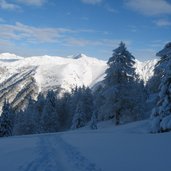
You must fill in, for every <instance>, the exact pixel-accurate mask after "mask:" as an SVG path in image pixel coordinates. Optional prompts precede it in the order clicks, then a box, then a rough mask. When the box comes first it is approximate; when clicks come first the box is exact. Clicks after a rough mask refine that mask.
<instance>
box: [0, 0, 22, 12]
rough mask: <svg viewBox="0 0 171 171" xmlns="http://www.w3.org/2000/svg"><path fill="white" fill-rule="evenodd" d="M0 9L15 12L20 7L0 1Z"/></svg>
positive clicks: (4, 0)
mask: <svg viewBox="0 0 171 171" xmlns="http://www.w3.org/2000/svg"><path fill="white" fill-rule="evenodd" d="M0 8H1V9H4V10H16V9H20V7H19V6H18V5H16V4H13V3H9V2H7V1H6V0H0Z"/></svg>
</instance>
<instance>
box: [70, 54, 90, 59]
mask: <svg viewBox="0 0 171 171" xmlns="http://www.w3.org/2000/svg"><path fill="white" fill-rule="evenodd" d="M85 57H87V56H86V55H85V54H83V53H80V54H78V55H76V56H74V57H73V59H79V58H85Z"/></svg>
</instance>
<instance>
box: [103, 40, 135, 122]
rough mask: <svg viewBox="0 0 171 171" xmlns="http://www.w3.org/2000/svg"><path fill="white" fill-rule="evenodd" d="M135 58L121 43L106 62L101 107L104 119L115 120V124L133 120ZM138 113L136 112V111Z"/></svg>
mask: <svg viewBox="0 0 171 171" xmlns="http://www.w3.org/2000/svg"><path fill="white" fill-rule="evenodd" d="M134 60H135V58H134V56H133V55H132V54H131V53H130V52H129V51H128V50H127V48H126V46H125V44H124V43H123V42H121V43H120V45H119V47H118V48H116V49H115V50H113V55H112V57H111V58H110V59H109V60H108V63H107V64H108V66H109V68H108V69H107V70H106V77H105V80H104V84H105V86H104V90H103V96H104V98H105V103H104V105H103V107H102V112H103V113H104V119H110V118H113V117H114V119H115V124H116V125H118V124H120V123H121V122H126V121H129V120H131V119H130V118H133V116H132V115H137V113H135V108H136V106H137V104H135V97H136V96H135V90H134V89H136V86H138V84H137V82H136V79H137V75H136V73H135V68H134V64H135V61H134ZM137 112H138V111H137Z"/></svg>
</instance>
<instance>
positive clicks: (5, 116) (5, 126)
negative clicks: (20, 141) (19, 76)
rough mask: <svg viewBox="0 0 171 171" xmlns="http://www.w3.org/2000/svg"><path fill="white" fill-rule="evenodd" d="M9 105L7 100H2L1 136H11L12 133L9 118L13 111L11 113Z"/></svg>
mask: <svg viewBox="0 0 171 171" xmlns="http://www.w3.org/2000/svg"><path fill="white" fill-rule="evenodd" d="M11 111H12V110H11V106H10V104H9V102H8V101H6V100H5V101H4V105H3V108H2V114H1V117H0V136H1V137H7V136H11V135H12V129H13V125H12V122H13V121H12V120H11V118H12V117H11V115H13V113H11Z"/></svg>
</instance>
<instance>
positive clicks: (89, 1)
mask: <svg viewBox="0 0 171 171" xmlns="http://www.w3.org/2000/svg"><path fill="white" fill-rule="evenodd" d="M81 1H82V2H83V3H85V4H91V5H96V4H100V3H101V2H102V0H81Z"/></svg>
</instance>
